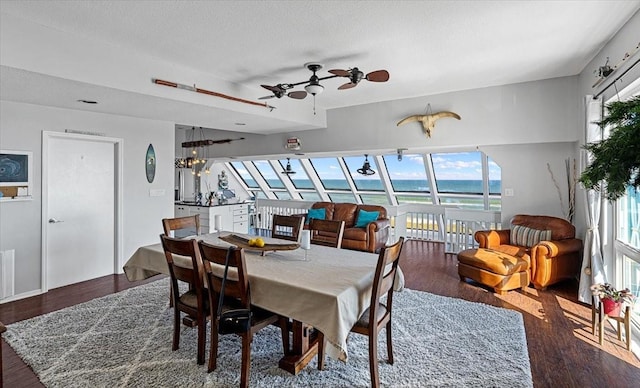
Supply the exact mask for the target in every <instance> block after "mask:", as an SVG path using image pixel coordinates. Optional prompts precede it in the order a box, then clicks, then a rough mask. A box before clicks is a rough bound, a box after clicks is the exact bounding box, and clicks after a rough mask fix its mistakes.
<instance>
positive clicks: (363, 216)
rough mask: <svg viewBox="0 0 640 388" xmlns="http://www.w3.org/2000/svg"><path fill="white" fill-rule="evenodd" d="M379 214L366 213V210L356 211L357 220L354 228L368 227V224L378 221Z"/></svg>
mask: <svg viewBox="0 0 640 388" xmlns="http://www.w3.org/2000/svg"><path fill="white" fill-rule="evenodd" d="M379 215H380V212H368V211H366V210H362V209H360V210H359V211H358V218H357V219H356V224H355V225H354V228H364V227H366V226H367V225H369V222H373V221H375V220H377V219H378V216H379Z"/></svg>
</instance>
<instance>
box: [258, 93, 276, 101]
mask: <svg viewBox="0 0 640 388" xmlns="http://www.w3.org/2000/svg"><path fill="white" fill-rule="evenodd" d="M274 97H275V95H273V94H272V95H270V96H263V97H259V98H258V100H268V99H270V98H274Z"/></svg>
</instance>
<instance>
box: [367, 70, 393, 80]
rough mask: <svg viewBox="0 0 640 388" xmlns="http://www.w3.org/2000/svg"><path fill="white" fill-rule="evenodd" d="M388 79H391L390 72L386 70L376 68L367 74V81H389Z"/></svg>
mask: <svg viewBox="0 0 640 388" xmlns="http://www.w3.org/2000/svg"><path fill="white" fill-rule="evenodd" d="M388 80H389V72H388V71H386V70H376V71H372V72H371V73H369V74H367V81H371V82H387V81H388Z"/></svg>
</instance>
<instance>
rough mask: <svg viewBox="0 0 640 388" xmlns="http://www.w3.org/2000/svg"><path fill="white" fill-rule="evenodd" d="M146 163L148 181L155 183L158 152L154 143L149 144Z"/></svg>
mask: <svg viewBox="0 0 640 388" xmlns="http://www.w3.org/2000/svg"><path fill="white" fill-rule="evenodd" d="M144 164H145V168H146V171H147V181H148V182H149V183H153V178H155V176H156V152H155V151H154V149H153V144H149V147H148V148H147V155H146V157H145V162H144Z"/></svg>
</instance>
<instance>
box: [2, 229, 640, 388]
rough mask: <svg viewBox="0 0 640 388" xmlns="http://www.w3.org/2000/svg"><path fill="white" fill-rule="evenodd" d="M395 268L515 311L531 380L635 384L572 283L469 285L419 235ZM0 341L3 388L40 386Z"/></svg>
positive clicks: (14, 317)
mask: <svg viewBox="0 0 640 388" xmlns="http://www.w3.org/2000/svg"><path fill="white" fill-rule="evenodd" d="M400 266H401V267H402V269H403V272H404V274H405V281H406V286H407V287H408V288H412V289H416V290H422V291H428V292H431V293H434V294H438V295H444V296H450V297H456V298H462V299H465V300H470V301H474V302H481V303H486V304H490V305H494V306H499V307H504V308H509V309H513V310H516V311H519V312H521V313H522V315H523V317H524V325H525V331H526V334H527V344H528V349H529V358H530V360H531V374H532V375H533V383H534V386H536V387H581V388H587V387H638V386H640V360H638V359H637V358H636V357H635V356H634V355H633V354H632V353H630V352H628V351H627V350H626V347H625V344H624V343H623V342H620V341H618V339H617V336H616V334H615V333H614V331H613V330H612V328H611V327H609V326H607V330H606V339H605V342H604V345H603V346H600V345H599V344H598V339H597V337H596V336H593V335H592V334H591V310H590V307H589V306H586V305H583V304H581V303H578V302H577V296H576V294H577V287H578V286H577V282H565V283H562V284H557V285H555V286H552V287H550V288H549V289H548V290H546V291H537V290H535V289H534V288H532V287H530V288H528V289H527V292H526V293H522V292H521V291H511V292H509V293H508V294H507V295H504V296H502V295H496V294H494V293H492V292H490V291H489V290H487V289H486V288H483V287H481V286H479V285H477V284H475V283H470V282H461V281H460V280H459V277H458V273H457V268H456V257H455V255H449V254H445V253H444V250H443V245H442V244H441V243H431V242H422V241H407V242H406V244H405V248H404V250H403V255H402V258H401V261H400ZM153 280H155V279H154V278H152V279H149V280H148V281H153ZM142 283H144V282H136V283H130V282H128V281H127V280H126V278H125V277H124V275H119V276H116V275H113V276H106V277H103V278H99V279H95V280H91V281H87V282H83V283H79V284H74V285H71V286H67V287H61V288H58V289H55V290H51V291H49V292H48V293H47V294H46V295H41V296H35V297H32V298H28V299H23V300H19V301H16V302H11V303H5V304H2V305H0V321H2V322H3V323H5V324H11V323H13V322H16V321H20V320H23V319H28V318H31V317H34V316H37V315H41V314H45V313H48V312H51V311H55V310H59V309H62V308H65V307H68V306H72V305H75V304H78V303H82V302H85V301H88V300H91V299H93V298H97V297H100V296H104V295H107V294H110V293H113V292H117V291H120V290H124V289H126V288H130V287H134V286H138V285H140V284H142ZM443 345H445V344H443ZM2 347H3V348H2V350H3V355H4V383H5V387H25V388H26V387H41V386H42V385H41V384H40V382H39V380H38V379H37V377H36V376H35V374H34V373H33V372H32V371H31V369H30V368H29V367H28V366H26V365H25V364H24V363H23V362H22V360H21V359H20V358H19V357H18V356H17V355H16V354H15V352H14V351H13V350H12V349H11V348H10V347H9V346H8V345H7V344H5V343H4V341H3V343H2ZM460 351H464V349H461V350H460ZM292 378H293V377H292Z"/></svg>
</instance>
